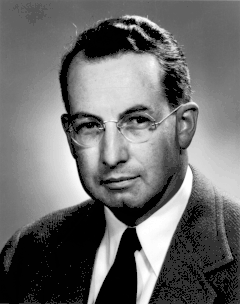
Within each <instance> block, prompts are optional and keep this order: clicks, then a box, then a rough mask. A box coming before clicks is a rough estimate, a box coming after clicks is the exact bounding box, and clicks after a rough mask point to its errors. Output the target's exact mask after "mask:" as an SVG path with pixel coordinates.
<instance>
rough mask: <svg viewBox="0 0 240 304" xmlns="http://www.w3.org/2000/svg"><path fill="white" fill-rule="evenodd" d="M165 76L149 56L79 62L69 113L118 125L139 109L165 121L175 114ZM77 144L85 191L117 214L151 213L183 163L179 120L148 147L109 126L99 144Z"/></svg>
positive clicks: (169, 121) (74, 69)
mask: <svg viewBox="0 0 240 304" xmlns="http://www.w3.org/2000/svg"><path fill="white" fill-rule="evenodd" d="M160 77H161V72H160V68H159V65H158V62H157V60H156V58H155V57H154V56H153V55H150V54H133V53H128V54H124V55H121V56H118V57H115V58H114V57H111V58H108V59H104V60H101V61H98V62H84V61H80V60H79V61H76V62H75V63H74V64H73V67H72V68H71V72H70V75H69V93H70V102H71V113H70V114H71V115H74V114H77V113H79V114H81V113H82V112H84V113H85V115H86V114H87V115H89V116H96V117H98V118H101V119H102V121H107V120H119V118H120V117H121V115H122V114H123V113H125V112H126V111H128V110H130V109H132V108H133V107H136V106H138V110H136V111H137V113H148V114H150V115H151V116H152V117H153V118H155V120H156V121H160V120H161V119H162V118H163V117H164V116H166V115H167V114H169V113H170V109H169V107H168V104H167V102H166V101H165V100H164V98H163V96H162V93H161V85H160ZM141 109H144V110H141ZM72 145H73V146H74V153H75V155H76V162H77V166H78V171H79V175H80V179H81V182H82V184H83V187H84V189H85V190H86V191H87V193H88V194H89V195H90V196H91V197H93V198H94V199H97V200H100V201H101V202H103V203H104V204H105V205H106V206H108V207H109V208H110V209H112V210H113V211H114V212H115V211H116V214H117V213H118V212H119V213H121V210H124V213H125V214H127V212H129V214H130V213H133V212H136V213H139V214H141V209H142V210H144V211H143V212H144V213H147V212H149V209H152V207H153V204H155V205H156V203H157V202H158V201H159V200H161V198H162V196H163V194H164V192H165V191H166V189H167V187H168V186H167V185H168V183H169V181H170V180H171V178H172V177H173V176H174V174H175V173H176V172H175V171H176V168H177V165H178V160H179V151H178V149H177V144H176V132H175V115H172V116H170V117H169V118H168V119H167V120H165V121H164V122H163V124H161V125H160V126H159V127H157V129H156V130H154V131H152V134H151V137H150V139H149V140H148V141H147V142H143V143H132V142H130V141H128V140H127V139H126V138H124V137H123V135H122V134H120V133H119V131H118V130H117V127H116V124H115V123H112V122H110V123H107V124H106V125H105V133H104V135H103V138H102V140H101V141H100V142H99V144H98V145H96V146H94V147H88V148H85V147H80V146H77V145H75V144H74V143H73V144H72ZM173 178H174V177H173ZM153 201H155V202H154V203H153ZM128 210H129V211H128ZM134 210H136V211H134ZM120 217H121V216H120Z"/></svg>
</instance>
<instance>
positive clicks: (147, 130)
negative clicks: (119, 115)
mask: <svg viewBox="0 0 240 304" xmlns="http://www.w3.org/2000/svg"><path fill="white" fill-rule="evenodd" d="M119 127H120V128H121V132H122V134H123V135H124V136H125V137H126V138H127V139H128V140H130V141H131V142H135V143H140V142H145V141H147V140H148V139H149V138H150V136H151V132H152V130H153V129H154V124H153V121H152V119H151V118H150V117H149V116H148V115H147V114H132V115H128V116H125V117H124V118H123V119H122V120H121V121H120V123H119Z"/></svg>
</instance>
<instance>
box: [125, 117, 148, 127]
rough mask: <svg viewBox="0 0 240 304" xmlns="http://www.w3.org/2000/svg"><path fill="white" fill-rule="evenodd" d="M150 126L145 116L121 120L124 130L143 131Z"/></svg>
mask: <svg viewBox="0 0 240 304" xmlns="http://www.w3.org/2000/svg"><path fill="white" fill-rule="evenodd" d="M150 125H152V121H151V119H150V117H148V116H147V115H139V114H138V115H129V116H127V117H125V118H124V119H123V126H124V127H126V128H136V129H144V128H148V127H149V126H150Z"/></svg>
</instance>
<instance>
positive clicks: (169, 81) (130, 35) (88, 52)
mask: <svg viewBox="0 0 240 304" xmlns="http://www.w3.org/2000/svg"><path fill="white" fill-rule="evenodd" d="M129 52H133V53H137V54H144V53H148V54H153V55H154V56H155V57H156V58H157V60H158V62H159V65H160V68H161V70H162V71H163V76H162V77H161V86H162V88H163V94H164V96H165V98H166V100H167V101H168V103H169V105H170V107H172V108H174V107H176V106H178V105H180V104H181V103H186V102H188V101H190V100H191V85H190V75H189V70H188V67H187V63H186V59H185V56H184V54H183V51H182V49H181V48H180V46H179V45H178V43H177V41H176V40H175V39H174V37H173V36H172V34H170V33H169V32H167V31H166V30H165V29H163V28H161V27H159V26H158V25H157V24H155V23H153V22H152V21H150V20H149V19H147V18H144V17H139V16H128V15H126V16H123V17H120V18H111V19H106V20H101V21H99V22H97V23H96V24H95V25H94V26H93V27H91V28H89V29H87V30H85V31H83V32H82V33H80V34H79V35H78V37H77V39H76V41H75V43H74V44H73V45H72V47H71V49H70V50H69V51H68V52H67V53H66V54H65V55H64V56H63V58H62V61H61V68H60V72H59V80H60V86H61V91H62V97H63V102H64V104H65V108H66V110H67V112H68V113H69V112H70V111H69V110H70V106H69V95H68V73H69V67H70V65H71V63H72V61H73V60H74V59H75V58H78V57H79V58H82V59H83V60H86V61H90V62H91V61H97V60H101V59H104V58H106V57H114V56H117V55H119V54H124V53H129Z"/></svg>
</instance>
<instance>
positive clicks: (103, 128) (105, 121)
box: [68, 105, 182, 147]
mask: <svg viewBox="0 0 240 304" xmlns="http://www.w3.org/2000/svg"><path fill="white" fill-rule="evenodd" d="M181 107H182V105H180V106H178V107H177V108H176V109H174V110H173V111H172V112H170V113H169V114H168V115H167V116H165V117H164V118H163V119H161V120H160V121H158V122H156V120H155V118H153V117H152V116H151V115H150V114H148V113H144V114H145V115H147V116H148V117H149V118H150V119H151V121H152V126H153V127H155V129H154V130H156V129H157V127H158V126H159V125H160V124H162V123H163V122H164V121H165V120H166V119H167V118H168V117H169V116H171V115H172V114H174V113H175V112H177V110H178V109H179V108H181ZM121 120H122V118H121V119H119V120H114V119H110V120H104V121H102V122H101V121H100V124H101V125H102V127H100V128H99V130H103V131H105V125H106V123H108V122H113V123H115V124H116V127H117V129H118V131H119V133H121V134H122V136H123V137H124V138H126V139H127V140H128V141H129V142H132V143H134V144H137V143H143V142H147V141H148V140H149V139H150V137H149V138H148V139H147V140H144V141H141V142H135V141H132V140H131V139H129V138H127V137H126V136H125V135H124V134H123V133H122V128H123V126H119V122H120V121H121ZM68 131H69V132H70V136H71V139H72V140H73V142H74V143H75V144H76V145H78V146H81V147H94V146H95V144H94V145H83V144H80V143H79V142H78V141H76V139H74V137H73V136H72V133H73V132H74V128H73V126H72V124H71V125H70V127H69V128H68ZM101 134H102V135H101V136H100V137H99V140H98V142H97V144H98V143H99V142H100V141H101V139H102V138H103V134H104V132H102V133H101Z"/></svg>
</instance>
